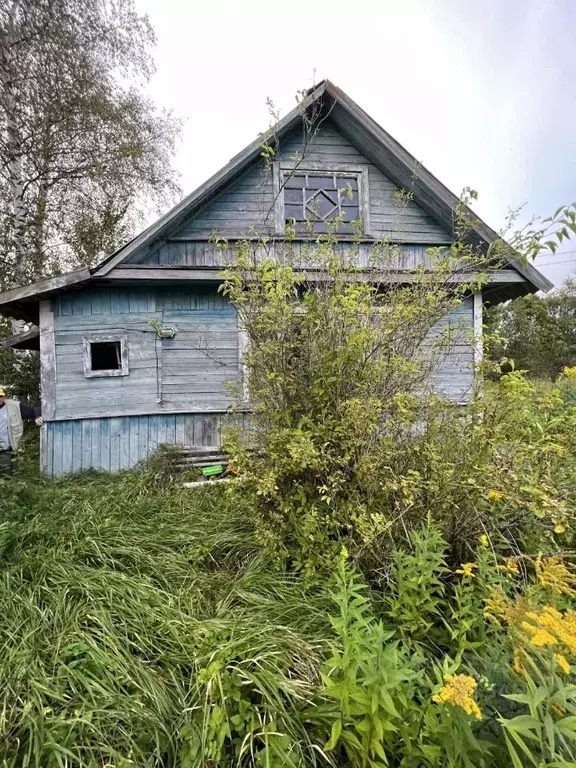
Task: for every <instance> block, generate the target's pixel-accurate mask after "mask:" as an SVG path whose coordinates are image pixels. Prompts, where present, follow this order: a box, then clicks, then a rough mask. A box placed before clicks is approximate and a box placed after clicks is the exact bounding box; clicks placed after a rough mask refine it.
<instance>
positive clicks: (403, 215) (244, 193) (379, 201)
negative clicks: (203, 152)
mask: <svg viewBox="0 0 576 768" xmlns="http://www.w3.org/2000/svg"><path fill="white" fill-rule="evenodd" d="M295 158H298V160H297V162H299V161H300V160H301V167H306V165H307V164H310V163H313V164H325V165H330V166H336V167H338V168H341V169H342V170H343V171H346V170H347V169H348V168H351V167H357V166H363V167H366V168H368V177H369V199H370V227H371V231H372V232H373V233H374V234H375V235H376V236H377V237H380V236H382V235H386V236H389V237H390V238H391V239H392V240H394V241H395V242H401V243H425V244H434V243H448V242H450V241H451V237H450V235H449V234H448V233H447V232H446V231H445V230H444V229H443V228H442V227H441V226H440V225H439V224H437V223H436V222H435V221H434V220H433V219H432V218H431V217H430V216H428V214H426V213H425V212H424V211H423V210H422V209H421V208H420V207H419V206H418V205H416V203H414V202H412V201H408V202H407V203H406V204H405V205H399V204H398V202H397V200H396V197H395V196H396V195H397V193H398V187H397V186H396V185H395V184H394V183H393V182H392V181H391V180H390V179H389V178H388V177H387V176H386V175H385V174H383V173H382V172H381V171H380V170H379V169H378V168H377V167H376V166H375V165H374V164H373V163H371V162H370V161H369V160H368V159H367V158H366V157H365V156H364V155H363V154H362V153H361V152H359V151H358V150H357V149H356V148H355V147H354V146H353V145H352V144H351V143H350V142H349V141H348V140H347V139H346V138H344V136H342V134H341V133H339V132H338V130H337V129H336V128H335V127H334V126H333V125H332V124H331V123H330V121H329V120H327V121H325V122H324V123H322V125H321V126H320V128H319V130H318V132H317V133H316V134H315V135H314V137H313V138H312V140H311V141H310V143H309V145H308V147H307V148H306V150H304V145H303V141H302V133H301V132H295V133H293V134H291V135H290V136H289V137H287V138H286V139H285V140H284V141H283V142H282V143H281V146H280V155H279V159H280V161H281V162H282V163H283V164H284V165H287V166H290V167H291V166H293V164H294V162H295ZM416 172H417V171H416ZM274 199H275V198H274V191H273V180H272V171H271V170H270V169H265V167H264V164H263V161H259V162H258V163H257V164H256V165H255V166H254V167H253V168H251V169H249V170H248V171H247V172H246V173H244V175H243V176H241V177H240V178H239V179H238V180H236V181H235V182H233V183H232V184H231V185H230V186H229V187H228V188H227V189H226V190H224V191H223V192H221V193H220V194H219V195H218V196H217V197H216V198H214V200H212V201H211V202H210V203H209V204H207V205H206V206H205V207H204V208H203V209H201V210H200V211H198V212H196V213H194V214H193V215H192V216H191V217H190V218H189V219H188V220H187V221H185V222H184V223H183V224H181V225H180V227H177V228H176V229H175V230H174V231H173V232H171V234H170V238H169V239H174V238H181V239H191V240H202V239H205V240H208V239H209V236H210V235H211V234H214V233H217V234H218V235H221V236H222V237H230V238H231V237H242V236H247V235H250V234H251V233H254V232H257V233H263V232H264V233H266V232H273V231H274V211H273V209H274ZM169 251H170V249H168V252H169ZM190 252H193V254H194V255H193V256H192V255H189V256H188V257H187V258H194V259H196V260H197V261H196V263H197V264H200V263H201V260H202V259H205V260H207V262H206V263H207V265H208V264H209V263H210V259H211V258H212V254H211V253H210V249H209V250H208V253H207V254H206V253H205V245H203V246H202V247H201V248H199V249H198V250H197V249H196V248H193V249H190ZM190 252H189V253H190ZM166 258H167V259H168V261H165V259H166ZM142 259H144V260H145V261H148V260H150V259H157V261H156V262H155V263H160V264H162V263H171V261H170V259H171V257H170V256H169V255H167V253H165V252H164V251H163V249H162V248H160V249H155V250H154V252H153V253H150V252H147V253H146V254H139V255H135V256H134V260H136V261H139V260H140V261H141V260H142Z"/></svg>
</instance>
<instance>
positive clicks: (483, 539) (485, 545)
mask: <svg viewBox="0 0 576 768" xmlns="http://www.w3.org/2000/svg"><path fill="white" fill-rule="evenodd" d="M478 541H479V542H480V546H481V547H482V548H483V549H488V547H489V546H490V539H489V538H488V536H486V534H485V533H483V534H482V535H481V536H480V538H479V539H478Z"/></svg>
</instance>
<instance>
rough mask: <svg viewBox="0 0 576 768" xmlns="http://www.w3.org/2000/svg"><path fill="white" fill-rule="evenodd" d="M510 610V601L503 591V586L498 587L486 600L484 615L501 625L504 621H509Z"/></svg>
mask: <svg viewBox="0 0 576 768" xmlns="http://www.w3.org/2000/svg"><path fill="white" fill-rule="evenodd" d="M509 612H510V601H509V600H508V598H507V597H506V595H505V594H504V592H503V591H502V588H501V587H496V589H493V590H492V591H491V592H490V595H489V596H488V597H487V599H486V600H485V601H484V617H485V618H486V619H489V620H490V621H492V622H494V624H497V625H498V626H499V627H501V626H502V624H501V622H502V621H508V618H509Z"/></svg>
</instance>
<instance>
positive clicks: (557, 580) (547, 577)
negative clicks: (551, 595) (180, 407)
mask: <svg viewBox="0 0 576 768" xmlns="http://www.w3.org/2000/svg"><path fill="white" fill-rule="evenodd" d="M534 567H535V569H536V576H537V578H538V581H539V582H540V584H541V585H542V586H543V587H548V588H549V589H551V590H552V591H553V592H558V594H560V595H576V590H574V589H573V585H576V576H574V574H573V573H572V572H571V571H570V570H568V568H567V567H566V565H565V564H564V562H563V560H562V558H560V557H547V558H545V559H543V558H542V557H537V558H536V560H535V562H534Z"/></svg>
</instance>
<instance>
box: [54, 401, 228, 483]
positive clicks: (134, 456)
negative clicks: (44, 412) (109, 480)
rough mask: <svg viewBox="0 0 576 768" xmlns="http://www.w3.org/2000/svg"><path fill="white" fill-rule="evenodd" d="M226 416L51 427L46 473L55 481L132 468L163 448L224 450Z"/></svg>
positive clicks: (140, 418) (157, 416) (125, 418)
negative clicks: (83, 472) (62, 476)
mask: <svg viewBox="0 0 576 768" xmlns="http://www.w3.org/2000/svg"><path fill="white" fill-rule="evenodd" d="M232 418H233V417H231V416H229V415H228V414H226V413H210V414H206V413H177V414H168V413H166V414H155V415H148V416H119V417H112V418H102V419H77V420H74V421H51V422H47V423H46V425H45V427H43V430H44V437H43V443H44V451H45V455H44V457H43V460H44V463H43V468H44V471H45V472H46V473H47V474H48V475H50V476H51V477H60V476H61V475H66V474H73V473H76V472H82V471H85V470H87V469H95V470H103V471H107V472H115V471H118V470H121V469H130V468H131V467H134V466H135V465H136V464H138V462H140V461H142V460H144V459H146V458H147V457H148V456H150V454H151V453H153V452H154V451H155V450H156V449H157V448H158V446H159V445H162V444H169V445H182V446H194V447H203V446H206V447H208V446H219V445H220V444H221V441H222V428H223V427H224V426H225V425H226V424H229V423H230V422H231V419H232Z"/></svg>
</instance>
